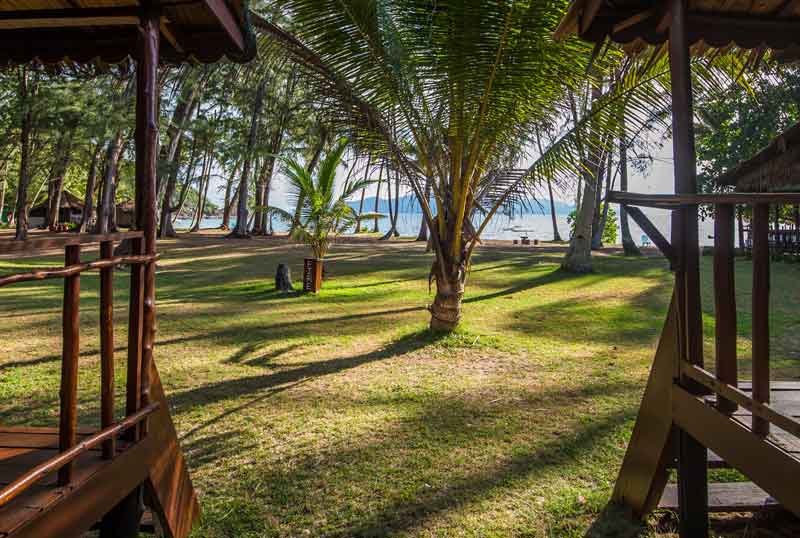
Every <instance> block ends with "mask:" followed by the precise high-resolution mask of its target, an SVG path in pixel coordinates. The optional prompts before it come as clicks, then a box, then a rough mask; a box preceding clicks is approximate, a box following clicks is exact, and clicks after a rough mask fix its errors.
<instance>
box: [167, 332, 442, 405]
mask: <svg viewBox="0 0 800 538" xmlns="http://www.w3.org/2000/svg"><path fill="white" fill-rule="evenodd" d="M444 336H445V335H443V334H440V333H435V332H431V331H428V330H425V331H418V332H414V333H411V334H407V335H405V336H403V337H402V338H400V339H398V340H395V341H394V342H392V343H390V344H389V345H387V346H385V347H382V348H380V349H378V350H376V351H371V352H369V353H364V354H361V355H354V356H351V357H341V358H336V359H329V360H323V361H317V362H312V363H307V364H305V365H303V366H300V367H299V368H291V369H289V370H282V371H279V372H274V373H270V374H266V375H257V376H250V377H241V378H236V379H228V380H224V381H218V382H215V383H210V384H207V385H201V386H199V387H195V388H192V389H189V390H185V391H182V392H177V393H173V394H171V395H170V398H169V400H170V404H171V405H172V406H173V407H174V408H175V409H176V410H177V412H179V413H180V412H181V411H183V410H186V409H189V408H191V407H193V406H195V405H208V404H210V403H214V402H218V401H223V400H229V399H232V398H237V397H239V396H241V395H244V394H252V393H257V392H260V391H263V390H266V389H273V388H275V387H280V386H282V385H287V384H291V383H298V382H300V381H306V380H308V379H314V378H319V377H323V376H327V375H332V374H336V373H339V372H342V371H345V370H350V369H352V368H357V367H358V366H361V365H363V364H369V363H372V362H376V361H382V360H386V359H390V358H392V357H395V356H397V355H402V354H405V353H410V352H412V351H415V350H417V349H421V348H423V347H425V346H428V345H430V344H433V343H435V342H436V341H438V340H439V339H441V338H443V337H444ZM248 345H250V344H248ZM234 356H235V357H239V356H240V355H239V353H237V354H236V355H234ZM237 360H238V359H237Z"/></svg>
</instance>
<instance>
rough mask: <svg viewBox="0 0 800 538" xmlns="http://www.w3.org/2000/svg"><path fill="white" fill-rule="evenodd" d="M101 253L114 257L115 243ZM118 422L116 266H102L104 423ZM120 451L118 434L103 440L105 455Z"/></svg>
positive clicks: (104, 244)
mask: <svg viewBox="0 0 800 538" xmlns="http://www.w3.org/2000/svg"><path fill="white" fill-rule="evenodd" d="M100 257H101V258H103V259H110V258H113V257H114V243H113V242H112V241H104V242H102V243H100ZM113 423H114V268H113V267H107V268H105V269H101V270H100V427H101V428H103V429H105V428H108V427H109V426H111V425H112V424H113ZM115 453H116V441H115V439H114V437H111V438H109V439H108V440H107V441H106V442H104V443H103V458H105V459H107V460H110V459H111V458H113V457H114V454H115Z"/></svg>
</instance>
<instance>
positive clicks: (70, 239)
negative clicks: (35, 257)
mask: <svg viewBox="0 0 800 538" xmlns="http://www.w3.org/2000/svg"><path fill="white" fill-rule="evenodd" d="M143 235H144V234H143V232H141V231H132V232H117V233H110V234H71V233H65V234H59V235H43V236H41V237H35V236H34V237H32V238H30V239H26V240H24V241H17V240H15V239H2V240H0V254H12V253H17V252H36V251H40V250H50V249H55V248H63V247H65V246H67V245H91V244H94V243H102V242H103V241H122V240H124V239H136V238H137V237H143Z"/></svg>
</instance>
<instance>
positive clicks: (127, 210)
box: [116, 200, 136, 228]
mask: <svg viewBox="0 0 800 538" xmlns="http://www.w3.org/2000/svg"><path fill="white" fill-rule="evenodd" d="M135 210H136V207H135V205H134V203H133V200H124V201H122V202H120V203H118V204H117V215H116V221H117V226H119V227H120V228H131V227H133V225H134V223H135V222H136V220H135V219H136V214H135Z"/></svg>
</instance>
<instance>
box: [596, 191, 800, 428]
mask: <svg viewBox="0 0 800 538" xmlns="http://www.w3.org/2000/svg"><path fill="white" fill-rule="evenodd" d="M609 199H610V201H611V202H614V203H619V204H621V205H624V206H626V207H628V206H645V207H655V208H660V209H669V210H680V209H682V208H686V207H691V206H698V205H711V206H713V208H714V254H713V256H714V263H713V274H714V311H715V315H716V323H715V373H713V374H712V373H711V372H709V371H708V370H706V369H705V368H704V367H703V365H702V364H692V363H691V362H689V361H687V360H684V359H685V357H684V356H679V357H678V358H677V359H678V365H677V371H676V374H677V377H679V378H688V379H689V380H691V381H693V382H695V383H697V384H699V386H700V387H701V388H702V389H705V390H706V391H708V392H710V393H711V394H714V395H716V408H717V410H719V411H720V412H722V413H725V414H727V415H731V414H733V413H734V412H736V410H737V409H738V407H739V406H741V407H743V408H745V409H747V410H748V411H750V412H751V414H752V425H751V430H752V432H753V433H754V434H756V435H758V436H761V437H766V436H767V435H768V434H769V433H770V426H771V425H775V426H777V427H778V428H780V429H782V430H784V431H786V432H788V433H790V434H792V435H794V436H796V437H798V438H800V422H798V421H797V420H795V419H794V418H793V417H791V416H788V415H786V414H783V413H781V412H779V411H777V410H776V409H775V408H774V407H772V406H770V343H769V295H770V237H769V226H770V223H769V209H770V205H771V204H777V205H783V204H797V203H800V193H764V194H761V193H758V194H750V193H731V194H698V195H647V194H635V193H625V192H613V193H611V194H610V197H609ZM737 205H741V206H749V207H750V208H752V223H751V238H752V264H753V276H752V334H751V338H752V350H753V351H752V391H751V393H750V394H748V393H746V392H744V391H742V390H741V389H740V388H739V378H738V364H737V351H736V338H737V330H736V327H737V311H736V295H735V292H736V286H735V280H734V256H735V248H734V216H735V214H736V206H737ZM633 209H634V212H633V213H634V214H636V217H637V218H636V220H637V222H639V220H641V219H644V220H647V218H646V217H645V216H644V214H643V213H642V212H641V211H636V210H635V208H633ZM647 222H648V223H649V221H647ZM649 225H650V226H652V224H649ZM652 228H655V227H654V226H652ZM659 235H660V234H659ZM654 243H655V244H656V245H657V246H659V243H666V244H665V245H664V248H662V251H664V254H665V256H667V257H668V258H669V259H670V261H671V262H673V263H675V264H677V269H678V270H680V268H681V267H682V263H683V261H682V260H681V259H680V257H679V256H677V255H676V251H677V249H674V248H673V247H672V245H670V244H669V243H668V242H666V240H665V239H663V238H661V239H660V241H654ZM687 315H688V313H687V312H680V311H679V318H683V319H684V320H685V317H686V316H687ZM680 326H682V327H687V324H686V323H685V321H682V322H680ZM679 355H681V354H679Z"/></svg>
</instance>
